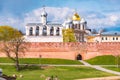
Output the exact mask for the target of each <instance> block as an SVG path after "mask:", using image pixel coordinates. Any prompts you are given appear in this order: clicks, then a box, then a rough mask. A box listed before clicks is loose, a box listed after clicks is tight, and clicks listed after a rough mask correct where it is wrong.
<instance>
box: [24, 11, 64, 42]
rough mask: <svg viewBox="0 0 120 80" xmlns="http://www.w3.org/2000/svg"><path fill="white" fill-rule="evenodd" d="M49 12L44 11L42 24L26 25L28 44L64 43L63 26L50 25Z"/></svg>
mask: <svg viewBox="0 0 120 80" xmlns="http://www.w3.org/2000/svg"><path fill="white" fill-rule="evenodd" d="M47 15H48V14H47V12H46V11H45V9H43V12H42V13H41V23H28V24H26V27H25V28H26V35H25V39H26V41H27V42H63V39H62V29H63V26H62V24H58V23H54V22H52V23H48V22H47Z"/></svg>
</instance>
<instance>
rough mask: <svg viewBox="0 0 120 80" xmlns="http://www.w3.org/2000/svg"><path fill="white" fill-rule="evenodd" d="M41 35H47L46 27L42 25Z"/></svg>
mask: <svg viewBox="0 0 120 80" xmlns="http://www.w3.org/2000/svg"><path fill="white" fill-rule="evenodd" d="M42 34H43V36H46V35H47V27H46V26H44V27H43V32H42Z"/></svg>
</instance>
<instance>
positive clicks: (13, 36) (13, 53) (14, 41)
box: [0, 26, 26, 71]
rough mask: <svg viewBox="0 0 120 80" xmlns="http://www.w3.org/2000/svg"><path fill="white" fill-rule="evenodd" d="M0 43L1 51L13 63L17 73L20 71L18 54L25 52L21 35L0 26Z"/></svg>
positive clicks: (10, 28)
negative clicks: (0, 45)
mask: <svg viewBox="0 0 120 80" xmlns="http://www.w3.org/2000/svg"><path fill="white" fill-rule="evenodd" d="M0 41H1V44H2V48H1V51H2V52H4V53H5V54H6V55H7V57H8V58H10V59H11V60H13V61H14V62H15V66H16V69H17V71H18V70H19V69H20V67H19V53H23V52H24V51H25V50H26V47H25V42H24V38H23V37H22V34H21V33H20V32H19V31H18V30H17V29H14V28H12V27H10V26H0Z"/></svg>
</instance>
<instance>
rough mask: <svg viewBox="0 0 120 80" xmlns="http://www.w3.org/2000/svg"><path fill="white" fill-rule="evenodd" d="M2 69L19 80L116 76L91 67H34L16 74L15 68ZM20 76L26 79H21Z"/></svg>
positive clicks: (64, 79) (4, 67) (3, 67)
mask: <svg viewBox="0 0 120 80" xmlns="http://www.w3.org/2000/svg"><path fill="white" fill-rule="evenodd" d="M0 68H2V69H3V73H4V74H6V75H13V74H16V75H18V78H17V80H45V77H43V78H41V77H40V76H41V75H45V76H46V77H48V76H52V75H53V76H55V75H57V76H58V78H59V80H74V79H81V78H93V77H104V76H114V75H113V74H109V73H105V72H101V71H98V70H95V69H92V68H89V67H47V68H45V69H40V67H36V66H34V67H33V66H32V67H27V68H26V69H24V70H21V71H19V72H16V70H15V68H14V66H7V65H6V66H5V65H4V66H3V65H2V66H1V65H0ZM20 74H22V75H23V76H24V77H23V78H20V77H19V75H20Z"/></svg>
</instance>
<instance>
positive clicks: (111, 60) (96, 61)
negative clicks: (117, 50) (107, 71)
mask: <svg viewBox="0 0 120 80" xmlns="http://www.w3.org/2000/svg"><path fill="white" fill-rule="evenodd" d="M85 61H87V62H88V63H90V64H93V65H116V64H117V63H116V57H114V56H112V55H105V56H97V57H95V58H92V59H89V60H85Z"/></svg>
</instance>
